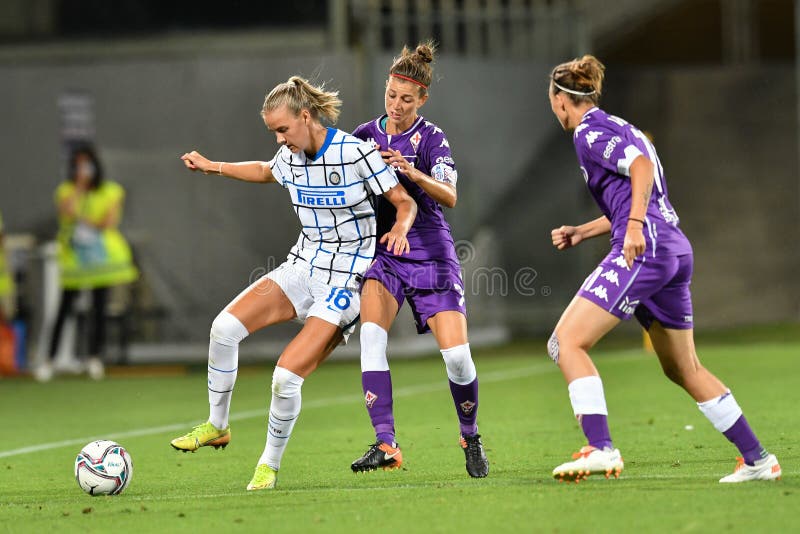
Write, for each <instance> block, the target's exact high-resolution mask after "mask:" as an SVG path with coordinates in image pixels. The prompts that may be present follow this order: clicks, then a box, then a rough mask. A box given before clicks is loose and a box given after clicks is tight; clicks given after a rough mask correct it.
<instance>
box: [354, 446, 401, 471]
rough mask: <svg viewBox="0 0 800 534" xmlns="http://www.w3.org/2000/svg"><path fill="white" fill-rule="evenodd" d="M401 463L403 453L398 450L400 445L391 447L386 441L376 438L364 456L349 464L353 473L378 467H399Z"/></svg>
mask: <svg viewBox="0 0 800 534" xmlns="http://www.w3.org/2000/svg"><path fill="white" fill-rule="evenodd" d="M401 465H403V453H402V452H400V447H398V446H396V445H395V446H394V447H392V446H391V445H389V444H388V443H386V442H383V441H381V440H378V441H376V442H375V443H373V444H372V445H370V447H369V449H368V450H367V452H365V453H364V456H362V457H361V458H359V459H358V460H356V461H354V462H353V463H352V464H350V469H352V470H353V472H354V473H361V472H363V471H375V470H376V469H378V468H380V469H383V470H384V471H387V470H390V469H399V468H400V466H401Z"/></svg>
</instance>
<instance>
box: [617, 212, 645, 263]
mask: <svg viewBox="0 0 800 534" xmlns="http://www.w3.org/2000/svg"><path fill="white" fill-rule="evenodd" d="M644 249H645V242H644V227H643V226H642V225H641V224H640V223H639V222H637V221H628V228H627V230H625V241H623V243H622V255H623V256H624V257H625V263H627V264H628V269H630V268H631V267H632V266H633V260H634V259H636V257H637V256H641V255H642V254H644Z"/></svg>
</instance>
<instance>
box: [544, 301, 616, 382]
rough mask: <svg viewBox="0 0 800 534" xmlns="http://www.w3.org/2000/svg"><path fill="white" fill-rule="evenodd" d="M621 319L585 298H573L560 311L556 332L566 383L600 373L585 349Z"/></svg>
mask: <svg viewBox="0 0 800 534" xmlns="http://www.w3.org/2000/svg"><path fill="white" fill-rule="evenodd" d="M619 323H620V320H619V319H618V318H617V317H615V316H614V315H612V314H610V313H609V312H607V311H606V310H604V309H603V308H601V307H600V306H598V305H597V304H595V303H593V302H591V301H589V300H586V299H585V298H583V297H578V296H576V297H574V298H573V299H572V302H570V303H569V306H567V309H565V310H564V313H563V314H561V318H560V319H559V320H558V323H557V324H556V328H555V330H554V331H553V335H554V336H555V337H556V338H557V339H558V351H559V354H558V366H559V367H560V368H561V371H562V373H563V374H564V378H565V379H566V380H567V382H568V383H569V382H572V381H573V380H575V379H576V378H581V377H584V376H599V373H598V372H597V368H596V367H595V366H594V364H593V363H592V360H591V359H590V358H589V355H588V354H587V352H586V351H588V350H589V349H590V348H592V347H593V346H594V345H595V343H597V342H598V341H600V339H602V337H603V336H605V335H606V334H607V333H609V332H610V331H611V330H612V329H613V328H614V327H615V326H617V325H618V324H619Z"/></svg>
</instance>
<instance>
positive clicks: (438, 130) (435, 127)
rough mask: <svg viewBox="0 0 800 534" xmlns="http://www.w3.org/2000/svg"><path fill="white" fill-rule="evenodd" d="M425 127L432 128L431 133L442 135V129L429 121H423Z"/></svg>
mask: <svg viewBox="0 0 800 534" xmlns="http://www.w3.org/2000/svg"><path fill="white" fill-rule="evenodd" d="M425 126H427V127H428V128H433V133H442V129H441V128H439V127H438V126H436V125H435V124H433V123H432V122H431V121H425Z"/></svg>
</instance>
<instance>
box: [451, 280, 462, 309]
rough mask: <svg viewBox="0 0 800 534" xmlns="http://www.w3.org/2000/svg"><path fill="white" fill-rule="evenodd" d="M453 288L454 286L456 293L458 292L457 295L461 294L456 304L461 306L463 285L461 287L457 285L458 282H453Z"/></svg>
mask: <svg viewBox="0 0 800 534" xmlns="http://www.w3.org/2000/svg"><path fill="white" fill-rule="evenodd" d="M453 288H454V289H455V290H456V291H458V294H459V295H461V298H460V299H458V305H459V306H463V305H464V288H463V287H461V286H460V285H458V284H453Z"/></svg>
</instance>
